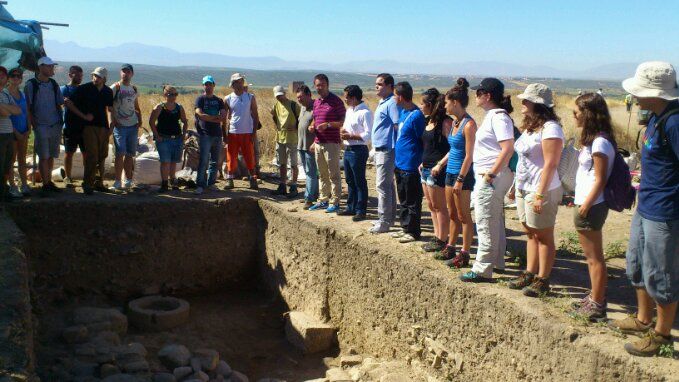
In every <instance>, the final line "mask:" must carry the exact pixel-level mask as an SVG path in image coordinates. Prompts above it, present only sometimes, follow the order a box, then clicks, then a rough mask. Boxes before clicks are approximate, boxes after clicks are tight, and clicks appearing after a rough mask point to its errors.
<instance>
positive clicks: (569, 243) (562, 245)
mask: <svg viewBox="0 0 679 382" xmlns="http://www.w3.org/2000/svg"><path fill="white" fill-rule="evenodd" d="M556 252H557V255H559V256H575V255H581V254H582V247H581V246H580V241H579V240H578V234H577V232H573V231H566V232H562V233H561V238H560V239H559V247H558V248H557V250H556Z"/></svg>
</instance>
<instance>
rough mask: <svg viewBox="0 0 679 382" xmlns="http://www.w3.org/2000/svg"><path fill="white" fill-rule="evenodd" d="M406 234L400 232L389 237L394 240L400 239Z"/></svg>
mask: <svg viewBox="0 0 679 382" xmlns="http://www.w3.org/2000/svg"><path fill="white" fill-rule="evenodd" d="M405 234H406V233H405V232H403V231H398V232H394V233H392V234H391V235H389V236H391V237H392V238H394V239H400V238H402V237H403V236H404V235H405Z"/></svg>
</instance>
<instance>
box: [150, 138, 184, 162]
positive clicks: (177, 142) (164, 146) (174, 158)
mask: <svg viewBox="0 0 679 382" xmlns="http://www.w3.org/2000/svg"><path fill="white" fill-rule="evenodd" d="M156 149H158V156H160V163H178V162H181V161H182V150H183V149H184V143H183V142H182V137H177V138H163V140H162V141H160V142H156Z"/></svg>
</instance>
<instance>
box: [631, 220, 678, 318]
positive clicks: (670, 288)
mask: <svg viewBox="0 0 679 382" xmlns="http://www.w3.org/2000/svg"><path fill="white" fill-rule="evenodd" d="M627 277H628V278H629V279H630V281H631V282H632V285H634V286H635V287H639V288H645V289H646V291H647V292H648V294H649V295H651V297H652V298H653V300H655V301H656V302H659V303H660V304H663V305H666V304H671V303H673V302H677V301H679V219H676V220H668V221H663V222H657V221H653V220H648V219H645V218H643V217H642V216H641V215H639V213H638V212H637V213H635V214H634V217H633V218H632V225H631V229H630V238H629V246H628V247H627Z"/></svg>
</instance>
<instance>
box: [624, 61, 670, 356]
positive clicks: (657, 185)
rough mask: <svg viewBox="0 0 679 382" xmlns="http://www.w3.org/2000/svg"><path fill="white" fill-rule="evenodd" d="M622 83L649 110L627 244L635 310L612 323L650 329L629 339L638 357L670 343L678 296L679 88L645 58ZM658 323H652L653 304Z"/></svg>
mask: <svg viewBox="0 0 679 382" xmlns="http://www.w3.org/2000/svg"><path fill="white" fill-rule="evenodd" d="M622 86H623V88H625V90H627V92H628V93H630V94H632V95H633V96H635V97H636V98H637V99H638V100H639V107H640V108H641V109H644V110H650V111H651V112H652V113H653V116H652V117H651V119H650V120H649V123H648V128H647V129H646V133H645V135H644V141H643V146H642V148H641V185H640V187H639V200H638V205H637V212H636V214H635V215H634V218H633V219H632V227H631V233H630V242H629V246H628V249H627V276H628V277H629V279H630V281H631V282H632V285H633V286H634V287H635V289H636V295H637V307H638V310H637V314H636V317H628V318H626V319H623V320H617V321H614V322H612V323H611V326H613V327H614V328H616V329H618V330H620V331H622V332H624V333H629V334H647V335H645V336H644V337H643V338H642V339H640V340H637V341H636V342H632V343H627V344H625V350H626V351H627V352H628V353H630V354H633V355H637V356H654V355H658V354H659V353H660V351H661V350H662V348H663V347H669V348H671V347H672V337H671V334H670V331H671V330H672V325H673V323H674V318H675V317H676V313H677V302H678V301H679V101H677V99H679V88H678V87H677V77H676V72H675V70H674V68H673V67H672V65H670V64H669V63H666V62H645V63H642V64H641V65H639V67H638V68H637V71H636V74H635V76H634V77H633V78H630V79H627V80H625V81H624V82H623V83H622ZM654 307H655V308H656V309H657V322H656V324H655V326H654V325H653V308H654Z"/></svg>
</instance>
